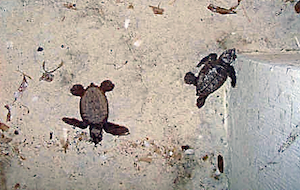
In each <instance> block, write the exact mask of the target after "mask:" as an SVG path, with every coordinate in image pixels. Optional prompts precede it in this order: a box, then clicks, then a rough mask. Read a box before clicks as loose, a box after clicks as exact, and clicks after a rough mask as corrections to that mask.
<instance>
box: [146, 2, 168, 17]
mask: <svg viewBox="0 0 300 190" xmlns="http://www.w3.org/2000/svg"><path fill="white" fill-rule="evenodd" d="M149 7H151V8H152V10H153V13H154V14H158V15H162V14H163V13H164V11H165V10H164V9H162V8H159V4H158V6H157V7H155V6H152V5H149Z"/></svg>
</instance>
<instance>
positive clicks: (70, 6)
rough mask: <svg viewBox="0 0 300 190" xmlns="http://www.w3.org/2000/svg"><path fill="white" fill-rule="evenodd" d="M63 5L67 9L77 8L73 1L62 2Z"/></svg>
mask: <svg viewBox="0 0 300 190" xmlns="http://www.w3.org/2000/svg"><path fill="white" fill-rule="evenodd" d="M64 7H66V8H68V9H73V10H77V8H76V4H73V3H64Z"/></svg>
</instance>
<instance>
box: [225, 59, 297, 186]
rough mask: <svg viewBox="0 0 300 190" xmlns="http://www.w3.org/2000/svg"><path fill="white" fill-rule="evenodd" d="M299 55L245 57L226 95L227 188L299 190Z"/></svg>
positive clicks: (239, 60)
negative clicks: (228, 146) (227, 128)
mask: <svg viewBox="0 0 300 190" xmlns="http://www.w3.org/2000/svg"><path fill="white" fill-rule="evenodd" d="M299 65H300V55H299V54H290V55H246V56H243V55H241V56H239V59H238V61H237V62H236V64H235V68H236V72H237V87H236V88H234V89H230V92H229V94H228V95H229V97H228V108H229V111H228V113H229V120H228V122H229V123H228V126H229V130H228V132H229V133H228V139H229V144H230V154H229V157H230V161H229V162H228V163H227V166H228V168H229V169H228V173H229V181H230V189H298V188H299V184H300V181H299V179H298V178H299V173H300V159H299V158H300V151H299V147H300V141H299V140H298V137H297V136H298V135H299V128H300V127H296V126H297V125H298V124H299V123H300V107H299V104H300V68H299Z"/></svg>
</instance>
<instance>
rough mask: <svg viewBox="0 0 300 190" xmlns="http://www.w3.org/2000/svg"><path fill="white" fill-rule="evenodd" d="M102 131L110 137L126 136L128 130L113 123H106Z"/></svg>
mask: <svg viewBox="0 0 300 190" xmlns="http://www.w3.org/2000/svg"><path fill="white" fill-rule="evenodd" d="M103 129H104V131H105V132H106V133H110V134H112V135H128V134H129V129H128V128H127V127H124V126H120V125H117V124H114V123H110V122H107V123H105V124H104V126H103Z"/></svg>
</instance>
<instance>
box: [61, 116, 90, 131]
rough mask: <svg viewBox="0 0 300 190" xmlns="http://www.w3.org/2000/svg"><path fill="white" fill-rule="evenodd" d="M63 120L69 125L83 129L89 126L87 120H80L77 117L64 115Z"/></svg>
mask: <svg viewBox="0 0 300 190" xmlns="http://www.w3.org/2000/svg"><path fill="white" fill-rule="evenodd" d="M62 120H63V121H64V122H65V123H67V124H69V125H73V126H75V127H79V128H81V129H85V128H87V127H88V124H87V123H86V122H84V121H79V120H78V119H75V118H67V117H64V118H62Z"/></svg>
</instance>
